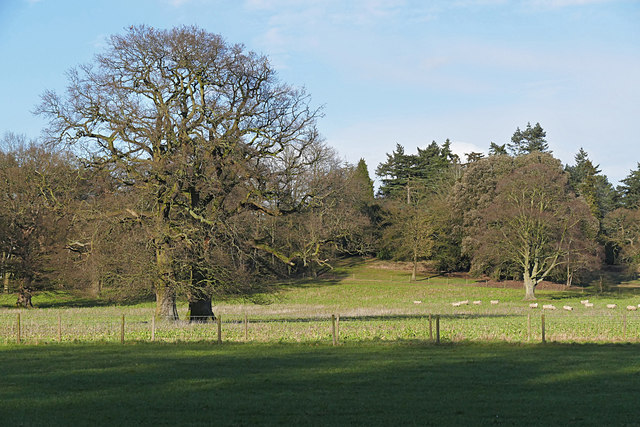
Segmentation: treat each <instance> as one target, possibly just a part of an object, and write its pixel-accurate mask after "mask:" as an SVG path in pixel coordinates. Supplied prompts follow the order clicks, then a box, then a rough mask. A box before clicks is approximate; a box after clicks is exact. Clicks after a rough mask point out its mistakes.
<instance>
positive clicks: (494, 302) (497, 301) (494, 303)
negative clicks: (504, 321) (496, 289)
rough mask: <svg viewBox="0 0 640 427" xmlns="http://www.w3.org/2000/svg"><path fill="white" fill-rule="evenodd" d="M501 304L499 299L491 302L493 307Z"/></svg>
mask: <svg viewBox="0 0 640 427" xmlns="http://www.w3.org/2000/svg"><path fill="white" fill-rule="evenodd" d="M499 302H500V301H499V300H497V299H492V300H491V304H492V305H496V304H498V303H499Z"/></svg>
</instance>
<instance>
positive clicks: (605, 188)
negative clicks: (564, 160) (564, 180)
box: [565, 148, 615, 221]
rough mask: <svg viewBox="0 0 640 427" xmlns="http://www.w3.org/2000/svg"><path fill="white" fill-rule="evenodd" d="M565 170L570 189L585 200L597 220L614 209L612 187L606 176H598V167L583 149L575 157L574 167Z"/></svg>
mask: <svg viewBox="0 0 640 427" xmlns="http://www.w3.org/2000/svg"><path fill="white" fill-rule="evenodd" d="M565 170H566V171H567V172H568V173H569V185H570V186H571V189H572V190H573V191H574V193H576V195H578V196H581V197H583V198H584V199H585V201H586V202H587V204H588V205H589V209H590V210H591V213H593V215H594V216H595V217H596V218H598V220H600V221H601V220H602V218H604V216H605V215H606V214H607V213H608V212H611V211H612V210H613V209H615V202H614V199H615V190H614V189H613V186H612V185H611V183H610V182H609V180H608V179H607V177H606V176H604V175H601V174H600V173H601V171H600V169H599V165H594V164H593V162H592V161H591V160H590V159H589V155H588V154H587V152H586V151H585V150H584V149H583V148H580V150H579V151H578V153H577V154H576V155H575V165H573V166H569V165H567V166H566V167H565Z"/></svg>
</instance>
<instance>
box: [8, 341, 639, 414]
mask: <svg viewBox="0 0 640 427" xmlns="http://www.w3.org/2000/svg"><path fill="white" fill-rule="evenodd" d="M639 351H640V346H638V345H620V344H618V345H595V344H586V345H564V344H562V345H561V344H551V345H540V344H536V345H512V344H503V343H491V344H451V345H442V346H436V345H432V344H423V343H412V342H396V343H376V342H369V343H359V344H357V345H342V346H338V347H331V346H328V345H301V344H223V345H215V344H204V343H200V344H193V343H181V344H157V343H156V344H141V343H137V344H128V345H117V344H82V345H79V344H63V345H40V346H15V345H12V346H2V347H0V423H1V424H2V425H167V424H171V425H211V424H216V425H274V424H279V425H349V424H359V425H487V424H506V425H567V424H576V425H631V424H638V417H637V396H638V393H639V392H640V357H638V352H639Z"/></svg>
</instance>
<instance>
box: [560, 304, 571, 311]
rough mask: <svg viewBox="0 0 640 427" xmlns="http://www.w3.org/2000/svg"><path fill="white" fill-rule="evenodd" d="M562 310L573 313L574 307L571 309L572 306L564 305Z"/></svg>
mask: <svg viewBox="0 0 640 427" xmlns="http://www.w3.org/2000/svg"><path fill="white" fill-rule="evenodd" d="M562 308H563V309H564V310H567V311H573V307H571V306H570V305H563V306H562Z"/></svg>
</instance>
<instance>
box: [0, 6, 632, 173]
mask: <svg viewBox="0 0 640 427" xmlns="http://www.w3.org/2000/svg"><path fill="white" fill-rule="evenodd" d="M138 24H146V25H149V26H154V27H159V28H170V27H173V26H177V25H192V24H194V25H198V26H200V27H202V28H205V29H207V30H209V31H211V32H214V33H219V34H221V35H223V36H224V37H225V38H226V39H227V40H228V41H229V42H232V43H243V44H245V45H246V46H247V47H248V48H249V49H250V50H254V51H257V52H260V53H264V54H266V55H267V56H269V57H270V59H271V61H272V64H273V65H274V66H275V67H276V68H277V69H278V71H279V74H280V77H281V79H282V80H283V81H285V82H287V83H291V84H294V85H297V86H305V87H306V88H307V90H308V91H309V92H310V93H311V95H312V99H313V102H314V103H315V104H316V105H323V106H324V114H325V115H324V117H323V118H322V119H321V120H320V121H319V128H320V131H321V132H322V134H323V135H324V137H325V138H326V140H327V143H328V144H329V145H331V146H333V147H334V148H335V149H336V150H337V151H338V153H339V154H340V155H341V157H342V158H344V159H345V160H346V161H349V162H351V163H355V162H357V161H358V159H359V158H361V157H363V158H365V160H366V161H367V164H368V165H369V170H370V173H371V175H372V176H373V174H374V171H375V167H376V166H377V165H378V163H380V162H381V161H383V160H384V159H385V153H388V152H391V151H392V150H393V149H394V147H395V144H396V143H400V144H402V145H404V146H405V148H406V149H407V151H410V152H414V151H415V148H416V147H418V146H420V147H423V146H425V145H427V144H429V143H430V142H431V141H432V140H435V141H437V142H438V143H442V142H443V141H444V140H445V139H446V138H449V139H451V141H453V146H454V149H455V150H456V151H457V152H458V153H459V154H463V153H466V152H470V151H486V150H487V149H488V146H489V144H490V142H491V141H494V142H496V143H499V144H503V143H505V142H508V141H509V139H510V137H511V135H512V134H513V132H514V130H515V129H516V127H518V126H519V127H521V128H522V127H524V126H526V124H527V122H531V123H535V122H540V124H541V125H542V127H543V128H544V129H545V130H546V131H547V139H548V142H549V145H550V148H551V149H552V150H553V152H554V153H555V155H556V156H557V157H559V158H560V159H562V160H563V161H564V162H565V163H572V162H573V156H574V155H575V153H576V152H577V151H578V149H579V148H580V147H584V149H585V150H586V151H587V152H588V153H589V155H590V157H591V159H592V160H593V161H594V162H595V163H599V164H600V167H601V169H602V170H603V172H604V173H605V174H607V176H609V178H610V180H611V181H613V182H614V183H617V181H619V180H620V179H622V178H624V177H625V176H627V175H628V173H629V171H630V170H631V169H635V168H636V164H637V162H638V161H640V137H639V136H638V132H637V131H636V129H637V127H638V125H640V0H608V1H607V0H515V1H507V0H449V1H430V0H422V1H417V0H416V1H413V0H353V1H348V0H309V1H295V0H235V1H221V0H91V1H72V0H0V58H1V62H0V64H1V65H2V66H1V67H0V134H1V133H4V132H5V131H12V132H16V133H24V134H26V135H27V136H29V137H37V136H38V135H39V133H40V130H41V129H42V128H43V127H44V126H45V122H44V121H43V120H42V118H40V117H35V116H33V115H32V114H31V111H32V110H33V109H34V107H35V105H36V104H37V103H38V102H39V97H40V95H41V94H42V93H43V92H44V91H45V90H47V89H53V90H56V91H59V92H62V91H64V88H65V82H66V77H65V72H66V71H67V70H68V69H69V68H71V67H73V66H76V65H79V64H81V63H86V62H90V61H91V60H92V57H93V55H94V54H95V53H98V52H100V51H101V50H102V49H103V47H104V45H105V38H106V37H107V36H109V35H110V34H115V33H122V32H123V29H124V28H127V27H129V26H130V25H138Z"/></svg>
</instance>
